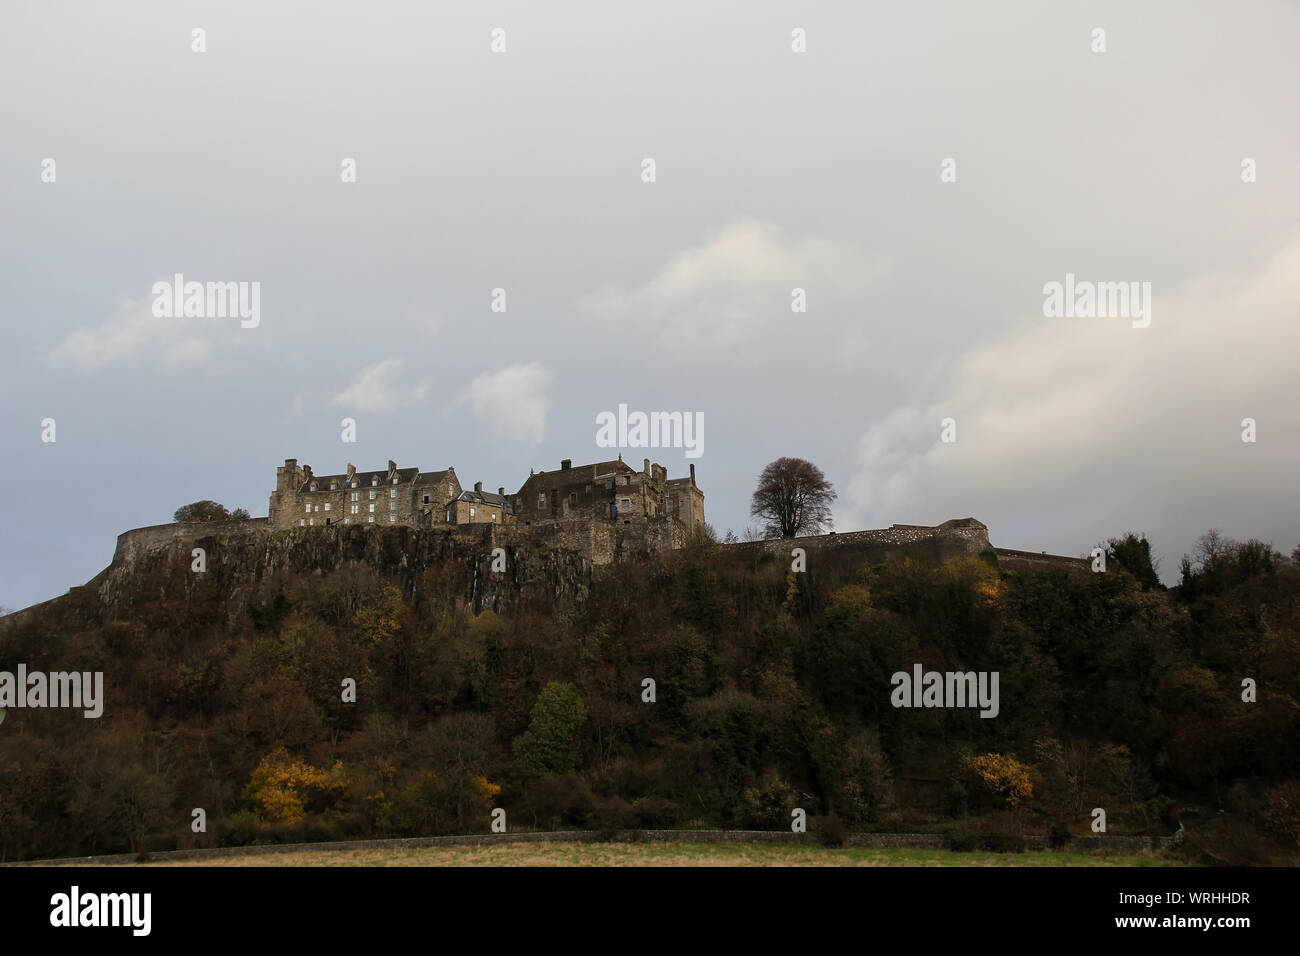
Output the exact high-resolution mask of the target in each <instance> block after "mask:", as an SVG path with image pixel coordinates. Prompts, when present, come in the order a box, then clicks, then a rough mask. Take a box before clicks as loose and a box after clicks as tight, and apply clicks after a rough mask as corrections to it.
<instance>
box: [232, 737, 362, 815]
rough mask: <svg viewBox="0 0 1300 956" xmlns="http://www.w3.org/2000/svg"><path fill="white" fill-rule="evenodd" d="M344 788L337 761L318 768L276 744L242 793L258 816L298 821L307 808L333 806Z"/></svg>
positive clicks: (339, 798)
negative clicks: (328, 767) (326, 768)
mask: <svg viewBox="0 0 1300 956" xmlns="http://www.w3.org/2000/svg"><path fill="white" fill-rule="evenodd" d="M347 787H348V778H347V775H346V774H345V773H344V771H343V764H342V763H340V762H339V761H335V762H334V766H333V767H331V768H330V769H329V770H322V769H320V768H318V767H313V766H312V765H311V764H309V763H307V761H305V760H303V759H302V758H300V757H294V756H291V755H290V754H289V752H288V751H287V750H286V749H285V748H284V747H279V748H277V749H276V750H274V751H272V752H271V753H269V754H267V755H266V756H265V757H263V758H262V762H261V763H259V764H258V765H257V767H256V769H254V770H253V775H252V776H251V777H250V778H249V781H248V786H247V787H246V788H245V790H244V795H245V797H246V798H247V799H249V800H250V801H252V803H253V806H254V807H256V809H257V813H258V815H259V816H262V817H264V818H266V819H268V820H273V821H276V822H280V823H298V822H300V821H301V820H302V819H303V816H304V815H305V814H306V813H307V812H308V811H309V810H320V809H328V808H330V807H333V806H335V805H336V804H337V803H338V802H339V800H341V799H342V797H343V794H344V793H345V792H346V790H347Z"/></svg>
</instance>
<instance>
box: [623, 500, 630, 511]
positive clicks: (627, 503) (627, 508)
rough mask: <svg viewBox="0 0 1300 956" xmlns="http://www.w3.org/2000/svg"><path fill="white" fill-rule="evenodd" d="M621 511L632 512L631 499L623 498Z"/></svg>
mask: <svg viewBox="0 0 1300 956" xmlns="http://www.w3.org/2000/svg"><path fill="white" fill-rule="evenodd" d="M623 510H624V511H631V510H632V499H631V498H624V499H623Z"/></svg>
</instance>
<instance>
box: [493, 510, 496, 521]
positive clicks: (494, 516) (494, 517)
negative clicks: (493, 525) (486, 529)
mask: <svg viewBox="0 0 1300 956" xmlns="http://www.w3.org/2000/svg"><path fill="white" fill-rule="evenodd" d="M492 520H493V521H496V520H497V513H496V512H495V511H494V512H492Z"/></svg>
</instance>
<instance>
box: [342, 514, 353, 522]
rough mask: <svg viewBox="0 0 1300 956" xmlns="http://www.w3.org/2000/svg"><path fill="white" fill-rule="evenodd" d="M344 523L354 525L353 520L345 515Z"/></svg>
mask: <svg viewBox="0 0 1300 956" xmlns="http://www.w3.org/2000/svg"><path fill="white" fill-rule="evenodd" d="M343 523H344V524H351V523H352V519H351V518H349V517H348V516H347V515H344V516H343Z"/></svg>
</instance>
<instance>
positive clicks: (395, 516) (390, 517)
mask: <svg viewBox="0 0 1300 956" xmlns="http://www.w3.org/2000/svg"><path fill="white" fill-rule="evenodd" d="M388 520H389V521H396V520H397V515H389V516H388Z"/></svg>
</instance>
